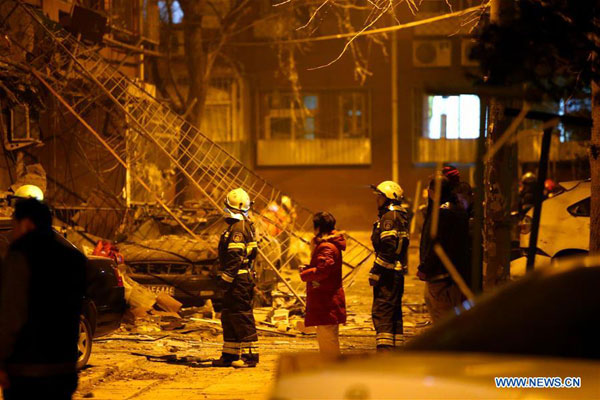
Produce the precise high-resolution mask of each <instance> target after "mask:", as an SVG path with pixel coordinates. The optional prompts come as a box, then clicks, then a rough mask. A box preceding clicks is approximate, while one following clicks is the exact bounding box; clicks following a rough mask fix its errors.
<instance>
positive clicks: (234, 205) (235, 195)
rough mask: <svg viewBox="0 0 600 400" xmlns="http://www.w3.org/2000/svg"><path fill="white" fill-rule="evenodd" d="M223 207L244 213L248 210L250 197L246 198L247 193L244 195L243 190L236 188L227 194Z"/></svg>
mask: <svg viewBox="0 0 600 400" xmlns="http://www.w3.org/2000/svg"><path fill="white" fill-rule="evenodd" d="M225 206H226V207H227V208H229V209H231V210H233V211H239V212H242V213H246V212H248V211H249V210H250V207H251V206H252V202H251V201H250V196H248V193H246V191H245V190H244V189H242V188H237V189H233V190H232V191H231V192H229V193H227V197H226V198H225Z"/></svg>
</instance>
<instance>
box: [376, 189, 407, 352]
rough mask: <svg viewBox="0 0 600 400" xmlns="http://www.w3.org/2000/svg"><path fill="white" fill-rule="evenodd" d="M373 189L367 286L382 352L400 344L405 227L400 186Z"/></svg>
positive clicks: (405, 241)
mask: <svg viewBox="0 0 600 400" xmlns="http://www.w3.org/2000/svg"><path fill="white" fill-rule="evenodd" d="M373 189H374V191H375V194H377V208H378V211H379V213H378V217H379V218H378V220H377V221H376V222H375V224H373V231H372V233H371V242H372V244H373V249H374V250H375V256H376V257H375V263H374V265H373V268H371V271H370V273H369V283H370V285H371V286H373V307H372V310H371V314H372V318H373V325H374V326H375V331H376V332H377V335H376V344H377V350H379V351H382V350H389V349H392V348H394V347H400V346H402V345H403V344H404V336H403V333H404V332H403V328H404V327H403V321H402V295H403V294H404V275H405V274H406V272H407V268H408V236H409V234H408V232H409V227H408V213H407V212H406V210H405V209H404V208H403V207H402V195H403V191H402V188H401V187H400V185H398V184H397V183H396V182H392V181H385V182H382V183H380V184H379V185H377V186H376V187H373Z"/></svg>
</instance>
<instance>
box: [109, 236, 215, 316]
mask: <svg viewBox="0 0 600 400" xmlns="http://www.w3.org/2000/svg"><path fill="white" fill-rule="evenodd" d="M118 247H119V252H120V253H121V254H122V255H123V258H124V261H125V265H126V266H127V275H128V276H129V277H131V279H133V280H134V281H136V282H138V283H140V284H142V285H144V286H145V287H147V288H148V289H150V290H151V291H153V292H155V293H157V294H158V293H161V292H165V293H167V294H169V295H171V296H173V297H174V298H175V299H177V300H178V301H180V302H181V303H183V304H184V305H186V306H201V305H203V304H204V302H205V301H206V300H207V299H213V300H216V301H218V300H219V296H220V293H219V290H218V287H217V281H218V280H217V278H218V260H217V256H216V251H215V250H216V242H215V243H213V241H211V240H210V239H208V240H206V241H195V240H192V239H190V238H186V237H183V236H176V235H171V236H165V237H162V238H161V239H155V240H145V241H142V242H139V243H121V244H119V246H118Z"/></svg>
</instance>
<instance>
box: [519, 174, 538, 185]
mask: <svg viewBox="0 0 600 400" xmlns="http://www.w3.org/2000/svg"><path fill="white" fill-rule="evenodd" d="M536 181H537V177H536V176H535V174H534V173H533V172H526V173H524V174H523V176H522V177H521V183H535V182H536Z"/></svg>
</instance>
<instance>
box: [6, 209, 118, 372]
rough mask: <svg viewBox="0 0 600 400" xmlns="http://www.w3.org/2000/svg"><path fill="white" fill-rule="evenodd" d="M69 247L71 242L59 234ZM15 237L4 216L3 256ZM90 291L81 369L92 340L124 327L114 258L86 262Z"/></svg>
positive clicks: (86, 301) (83, 318) (83, 321)
mask: <svg viewBox="0 0 600 400" xmlns="http://www.w3.org/2000/svg"><path fill="white" fill-rule="evenodd" d="M56 235H57V237H58V238H59V239H60V240H62V241H63V242H64V243H65V244H67V245H68V246H73V247H75V246H74V245H73V244H72V243H71V242H69V241H68V240H67V239H65V238H64V237H62V236H61V235H60V234H58V233H57V234H56ZM11 240H12V223H11V220H10V219H0V255H1V256H2V257H4V255H5V254H6V251H7V250H8V245H9V243H10V241H11ZM86 285H87V287H86V291H85V298H84V302H83V310H82V314H81V323H80V325H79V332H80V335H79V343H78V347H79V360H78V362H77V366H78V368H83V367H84V366H85V365H86V364H87V362H88V360H89V358H90V355H91V353H92V340H93V339H94V338H97V337H100V336H104V335H108V334H109V333H111V332H113V331H115V330H116V329H118V328H119V327H120V326H121V320H122V319H123V314H124V313H125V310H126V308H127V305H126V303H125V288H124V287H123V281H122V279H121V277H120V276H119V272H118V270H117V265H116V263H115V262H114V260H112V259H110V258H106V257H96V256H88V257H87V263H86Z"/></svg>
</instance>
